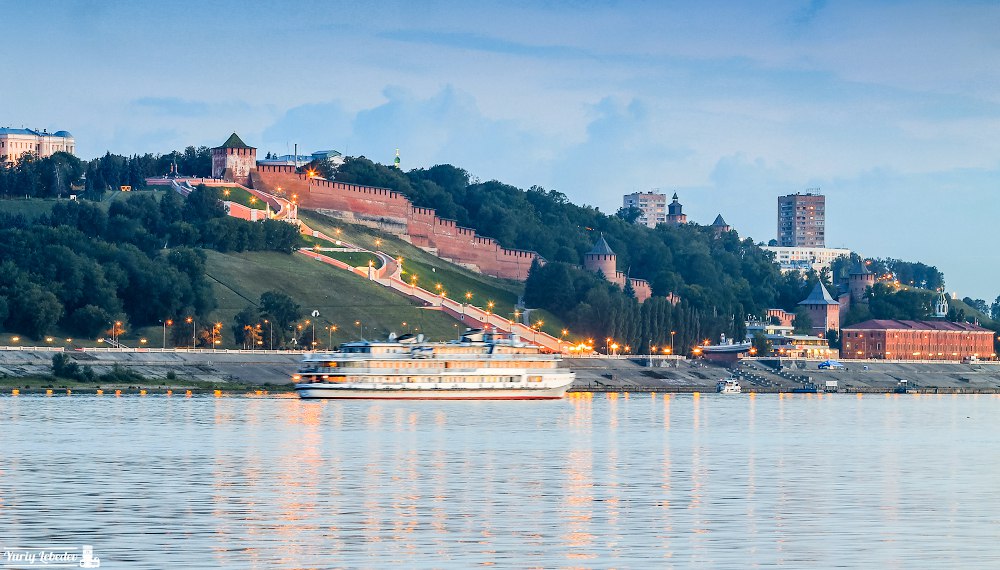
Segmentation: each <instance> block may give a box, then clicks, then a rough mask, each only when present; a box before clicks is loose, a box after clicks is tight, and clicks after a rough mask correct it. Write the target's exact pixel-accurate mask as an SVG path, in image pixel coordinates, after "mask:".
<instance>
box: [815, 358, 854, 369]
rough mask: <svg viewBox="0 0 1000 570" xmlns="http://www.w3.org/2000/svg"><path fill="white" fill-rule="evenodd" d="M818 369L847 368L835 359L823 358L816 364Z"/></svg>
mask: <svg viewBox="0 0 1000 570" xmlns="http://www.w3.org/2000/svg"><path fill="white" fill-rule="evenodd" d="M817 368H819V369H820V370H847V367H846V366H844V365H843V364H841V363H840V362H837V361H836V360H824V361H823V362H820V363H819V365H818V366H817Z"/></svg>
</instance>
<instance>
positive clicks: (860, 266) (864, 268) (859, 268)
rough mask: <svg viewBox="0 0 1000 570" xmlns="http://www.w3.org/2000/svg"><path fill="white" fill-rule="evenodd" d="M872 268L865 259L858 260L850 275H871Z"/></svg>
mask: <svg viewBox="0 0 1000 570" xmlns="http://www.w3.org/2000/svg"><path fill="white" fill-rule="evenodd" d="M871 274H872V272H871V270H869V269H868V264H867V263H865V262H864V261H858V262H857V263H855V264H854V265H853V266H852V267H851V273H850V275H871Z"/></svg>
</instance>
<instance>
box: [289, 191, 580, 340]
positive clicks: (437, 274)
mask: <svg viewBox="0 0 1000 570" xmlns="http://www.w3.org/2000/svg"><path fill="white" fill-rule="evenodd" d="M299 218H301V219H302V220H303V221H304V222H305V223H306V224H307V225H308V226H309V227H311V228H313V229H316V230H320V231H322V232H323V233H325V234H326V235H328V236H330V237H333V238H336V239H342V240H344V241H348V242H350V243H353V244H356V245H358V246H361V247H364V248H368V249H378V250H380V251H384V252H385V253H388V254H390V255H392V256H394V257H396V258H400V257H402V258H403V275H402V277H403V280H404V281H406V282H407V283H409V282H411V279H412V278H413V277H416V278H417V280H416V283H417V286H419V287H422V288H424V289H426V290H428V291H433V292H438V291H443V292H444V293H445V294H446V295H447V296H448V298H450V299H455V300H457V301H464V300H465V299H466V293H470V294H471V298H470V299H469V301H468V302H469V303H471V304H472V305H475V306H477V307H480V308H482V309H486V308H487V304H488V303H489V302H490V301H492V302H493V308H492V311H493V313H494V314H497V315H500V316H502V317H504V318H507V319H512V318H513V313H514V305H515V304H516V303H517V299H518V296H519V295H521V294H522V293H523V291H524V284H523V283H520V282H517V281H511V280H508V279H497V278H495V277H489V276H487V275H482V274H480V273H476V272H474V271H471V270H468V269H465V268H464V267H461V266H459V265H455V264H452V263H449V262H447V261H444V260H442V259H440V258H438V257H436V256H434V255H432V254H430V253H427V252H426V251H424V250H422V249H420V248H419V247H416V246H414V245H412V244H410V243H407V242H405V241H403V240H401V239H399V238H398V237H396V236H393V235H392V234H389V233H386V232H379V231H378V230H376V229H373V228H369V227H367V226H361V225H354V224H348V223H344V222H342V221H340V220H335V219H332V218H330V217H327V216H324V215H322V214H319V213H317V212H308V211H300V212H299ZM338 230H339V231H338ZM376 242H377V243H376ZM438 285H440V287H438ZM531 320H532V323H535V322H538V321H541V322H542V330H544V331H545V332H547V333H549V334H551V335H552V336H560V334H561V332H562V330H563V328H564V325H563V323H562V321H560V320H559V319H557V318H556V317H555V316H554V315H552V314H550V313H548V312H547V311H535V312H533V313H532V319H531ZM570 337H572V334H570Z"/></svg>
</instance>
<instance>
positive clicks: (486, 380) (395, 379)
mask: <svg viewBox="0 0 1000 570" xmlns="http://www.w3.org/2000/svg"><path fill="white" fill-rule="evenodd" d="M532 378H538V380H532V381H535V382H540V381H541V376H533V377H532ZM519 380H520V377H519V376H344V377H338V378H329V379H326V380H324V381H325V382H328V383H335V382H345V381H346V382H363V383H378V384H421V383H440V382H448V383H473V384H493V383H499V382H517V381H519Z"/></svg>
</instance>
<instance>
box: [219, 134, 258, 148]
mask: <svg viewBox="0 0 1000 570" xmlns="http://www.w3.org/2000/svg"><path fill="white" fill-rule="evenodd" d="M216 148H254V147H252V146H250V145H248V144H246V143H245V142H243V141H242V140H241V139H240V137H239V136H238V135H237V134H236V133H233V134H231V135H229V138H228V139H226V142H224V143H222V146H218V147H216Z"/></svg>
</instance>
